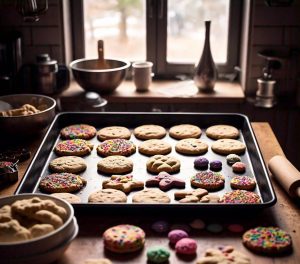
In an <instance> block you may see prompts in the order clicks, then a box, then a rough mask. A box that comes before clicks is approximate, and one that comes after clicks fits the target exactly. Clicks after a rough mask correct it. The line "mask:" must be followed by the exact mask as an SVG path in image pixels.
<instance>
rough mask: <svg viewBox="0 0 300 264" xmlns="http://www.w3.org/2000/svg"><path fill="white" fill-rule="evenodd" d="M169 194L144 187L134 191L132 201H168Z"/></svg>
mask: <svg viewBox="0 0 300 264" xmlns="http://www.w3.org/2000/svg"><path fill="white" fill-rule="evenodd" d="M170 201H171V200H170V198H169V196H168V195H167V194H166V193H164V192H163V191H161V190H159V189H156V188H155V189H154V188H153V189H152V188H151V189H144V190H142V191H139V192H137V193H135V194H134V195H133V197H132V202H133V203H170Z"/></svg>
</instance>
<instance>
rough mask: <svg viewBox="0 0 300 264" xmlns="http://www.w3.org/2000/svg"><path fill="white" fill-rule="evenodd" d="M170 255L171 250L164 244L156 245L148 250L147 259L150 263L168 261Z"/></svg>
mask: <svg viewBox="0 0 300 264" xmlns="http://www.w3.org/2000/svg"><path fill="white" fill-rule="evenodd" d="M169 257H170V252H169V250H168V249H166V248H165V247H162V246H154V247H151V248H149V249H148V250H147V259H148V261H149V262H150V263H166V262H167V261H168V259H169Z"/></svg>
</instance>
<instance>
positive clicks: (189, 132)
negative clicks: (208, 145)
mask: <svg viewBox="0 0 300 264" xmlns="http://www.w3.org/2000/svg"><path fill="white" fill-rule="evenodd" d="M201 133H202V131H201V129H200V128H199V127H197V126H195V125H190V124H182V125H177V126H173V127H171V128H170V130H169V134H170V136H171V137H172V138H175V139H185V138H199V137H200V136H201Z"/></svg>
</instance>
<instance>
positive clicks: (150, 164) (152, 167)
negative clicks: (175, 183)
mask: <svg viewBox="0 0 300 264" xmlns="http://www.w3.org/2000/svg"><path fill="white" fill-rule="evenodd" d="M146 166H147V170H148V171H150V172H152V173H159V172H162V171H165V172H169V173H175V172H178V171H179V170H180V161H179V160H178V159H177V158H174V157H171V156H165V155H155V156H153V157H151V158H149V159H148V161H147V164H146Z"/></svg>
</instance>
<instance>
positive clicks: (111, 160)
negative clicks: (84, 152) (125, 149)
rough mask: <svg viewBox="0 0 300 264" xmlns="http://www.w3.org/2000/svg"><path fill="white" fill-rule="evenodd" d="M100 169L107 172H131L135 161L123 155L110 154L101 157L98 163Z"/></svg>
mask: <svg viewBox="0 0 300 264" xmlns="http://www.w3.org/2000/svg"><path fill="white" fill-rule="evenodd" d="M97 167H98V171H100V172H104V173H107V174H120V173H121V174H122V173H129V172H131V171H132V169H133V162H132V161H131V160H130V159H128V158H126V157H123V156H109V157H106V158H103V159H101V160H100V161H99V162H98V164H97Z"/></svg>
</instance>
